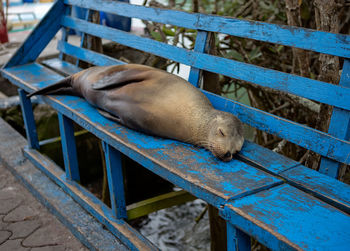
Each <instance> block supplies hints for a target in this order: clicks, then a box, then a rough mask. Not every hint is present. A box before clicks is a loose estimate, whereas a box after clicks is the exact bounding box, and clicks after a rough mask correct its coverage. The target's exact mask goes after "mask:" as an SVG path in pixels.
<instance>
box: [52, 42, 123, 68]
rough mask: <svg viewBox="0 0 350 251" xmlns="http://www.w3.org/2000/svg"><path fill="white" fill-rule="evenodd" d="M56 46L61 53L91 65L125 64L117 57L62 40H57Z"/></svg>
mask: <svg viewBox="0 0 350 251" xmlns="http://www.w3.org/2000/svg"><path fill="white" fill-rule="evenodd" d="M57 47H58V50H60V51H62V52H63V53H66V54H69V55H72V56H73V57H76V58H79V59H81V60H83V61H86V62H88V63H91V64H93V65H99V66H108V65H118V64H125V63H124V62H123V61H120V60H118V59H115V58H112V57H109V56H106V55H103V54H100V53H97V52H94V51H91V50H88V49H84V48H80V47H77V46H74V45H71V44H69V43H66V42H63V41H58V45H57Z"/></svg>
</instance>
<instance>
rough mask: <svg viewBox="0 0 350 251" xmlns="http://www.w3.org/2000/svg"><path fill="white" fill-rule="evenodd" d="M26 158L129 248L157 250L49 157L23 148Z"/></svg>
mask: <svg viewBox="0 0 350 251" xmlns="http://www.w3.org/2000/svg"><path fill="white" fill-rule="evenodd" d="M24 153H25V155H26V157H27V158H29V159H30V160H31V162H32V163H33V164H34V165H35V166H36V167H38V168H39V169H40V170H41V171H42V172H44V173H45V174H46V175H47V176H48V177H49V178H50V179H52V180H54V181H55V183H56V184H57V185H59V186H60V187H61V188H62V189H63V190H64V191H65V192H66V193H67V194H69V195H70V196H71V197H72V198H73V199H74V200H75V201H77V202H78V203H79V204H80V205H81V206H82V207H83V208H84V209H85V210H86V211H88V212H89V213H90V214H91V215H93V216H94V217H95V218H96V219H97V220H98V221H99V222H101V223H102V224H103V225H105V226H106V227H107V229H108V230H110V231H111V233H112V234H113V235H115V236H116V237H118V238H119V239H120V240H121V241H122V242H123V243H124V244H125V245H126V246H127V247H128V248H129V249H131V250H158V248H157V247H155V246H154V245H153V244H152V243H151V242H150V241H148V240H147V239H146V238H145V237H143V236H142V235H141V234H140V233H139V232H137V231H136V230H134V229H133V228H132V227H131V226H130V225H129V224H128V223H127V222H125V221H124V220H120V219H115V218H114V217H113V213H112V211H111V209H110V208H108V207H107V206H106V205H105V204H103V203H102V202H101V201H100V200H99V199H98V198H96V197H95V196H94V195H93V194H91V193H90V192H89V191H87V190H86V189H84V188H83V187H82V186H80V185H78V184H77V183H76V182H69V181H68V180H67V179H66V178H65V175H64V174H63V173H62V172H60V170H59V169H60V168H59V167H58V166H57V165H56V164H55V163H54V162H52V161H51V160H50V159H48V158H47V157H45V156H44V155H42V154H40V153H39V152H37V151H35V150H32V149H25V151H24Z"/></svg>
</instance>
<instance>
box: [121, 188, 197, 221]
mask: <svg viewBox="0 0 350 251" xmlns="http://www.w3.org/2000/svg"><path fill="white" fill-rule="evenodd" d="M195 199H196V197H194V196H193V195H191V194H189V193H188V192H186V191H184V190H180V191H177V192H170V193H166V194H162V195H159V196H156V197H153V198H150V199H146V200H143V201H139V202H136V203H134V204H131V205H128V206H127V210H128V211H127V213H128V220H133V219H136V218H139V217H142V216H145V215H148V214H150V213H152V212H155V211H158V210H160V209H164V208H169V207H172V206H176V205H180V204H183V203H186V202H188V201H193V200H195Z"/></svg>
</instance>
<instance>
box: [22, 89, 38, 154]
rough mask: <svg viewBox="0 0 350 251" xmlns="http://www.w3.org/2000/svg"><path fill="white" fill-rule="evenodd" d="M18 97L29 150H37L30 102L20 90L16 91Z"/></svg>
mask: <svg viewBox="0 0 350 251" xmlns="http://www.w3.org/2000/svg"><path fill="white" fill-rule="evenodd" d="M18 95H19V97H20V102H21V110H22V116H23V121H24V126H25V128H26V135H27V140H28V145H29V146H30V147H31V148H34V149H39V139H38V133H37V131H36V125H35V119H34V113H33V108H32V102H31V101H30V99H28V98H27V97H26V95H27V94H26V93H25V91H23V90H22V89H20V90H18Z"/></svg>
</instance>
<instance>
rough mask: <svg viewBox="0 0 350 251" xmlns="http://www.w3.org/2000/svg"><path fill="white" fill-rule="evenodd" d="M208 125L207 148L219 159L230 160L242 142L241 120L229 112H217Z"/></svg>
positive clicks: (240, 147)
mask: <svg viewBox="0 0 350 251" xmlns="http://www.w3.org/2000/svg"><path fill="white" fill-rule="evenodd" d="M210 126H211V130H210V133H209V138H208V141H209V144H208V146H209V147H208V148H209V149H208V150H210V151H211V152H212V153H213V155H214V156H215V157H217V158H219V159H220V160H222V161H225V162H228V161H230V160H231V159H232V157H233V155H234V154H236V153H237V152H239V151H240V150H241V149H242V146H243V143H244V137H243V125H242V122H241V121H240V120H239V119H238V118H237V117H235V116H233V115H232V114H231V113H227V112H219V115H218V116H217V117H216V118H215V120H214V122H213V123H212V124H211V125H210Z"/></svg>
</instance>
